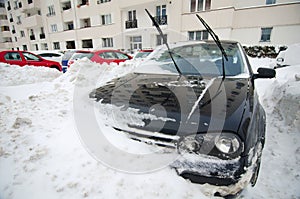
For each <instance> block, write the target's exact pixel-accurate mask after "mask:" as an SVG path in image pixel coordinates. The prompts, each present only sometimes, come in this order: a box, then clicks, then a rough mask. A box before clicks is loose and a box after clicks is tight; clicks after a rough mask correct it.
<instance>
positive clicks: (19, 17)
mask: <svg viewBox="0 0 300 199" xmlns="http://www.w3.org/2000/svg"><path fill="white" fill-rule="evenodd" d="M17 24H18V25H20V24H22V22H21V16H17Z"/></svg>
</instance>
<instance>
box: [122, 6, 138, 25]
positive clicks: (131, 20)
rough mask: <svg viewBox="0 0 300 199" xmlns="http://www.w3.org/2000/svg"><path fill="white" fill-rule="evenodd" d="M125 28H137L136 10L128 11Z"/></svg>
mask: <svg viewBox="0 0 300 199" xmlns="http://www.w3.org/2000/svg"><path fill="white" fill-rule="evenodd" d="M125 28H126V29H129V28H137V20H136V10H130V11H128V20H127V21H126V22H125Z"/></svg>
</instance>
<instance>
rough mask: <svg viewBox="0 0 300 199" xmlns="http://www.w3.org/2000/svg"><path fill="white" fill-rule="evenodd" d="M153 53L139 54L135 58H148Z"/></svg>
mask: <svg viewBox="0 0 300 199" xmlns="http://www.w3.org/2000/svg"><path fill="white" fill-rule="evenodd" d="M150 53H151V52H138V53H137V54H136V55H135V56H134V58H135V59H136V58H146V57H147V56H148V55H149V54H150Z"/></svg>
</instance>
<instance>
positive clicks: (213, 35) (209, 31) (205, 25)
mask: <svg viewBox="0 0 300 199" xmlns="http://www.w3.org/2000/svg"><path fill="white" fill-rule="evenodd" d="M196 16H197V17H198V19H199V20H200V22H201V23H202V24H203V26H204V27H205V29H206V30H207V32H208V33H209V34H210V36H211V37H212V38H213V40H214V41H215V43H216V44H217V46H218V47H219V49H220V51H221V53H222V70H223V79H224V78H225V65H224V58H225V59H226V61H228V57H227V54H226V52H225V50H224V48H223V46H222V44H221V42H220V40H219V37H218V35H216V33H215V32H214V31H213V30H212V29H211V28H210V26H209V25H208V24H207V23H206V22H205V21H204V19H202V18H201V17H200V16H199V15H198V14H196ZM223 57H224V58H223Z"/></svg>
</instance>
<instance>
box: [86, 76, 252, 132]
mask: <svg viewBox="0 0 300 199" xmlns="http://www.w3.org/2000/svg"><path fill="white" fill-rule="evenodd" d="M248 82H249V78H247V77H230V78H225V79H222V77H200V76H195V75H191V76H178V75H160V74H139V73H131V74H128V75H125V76H123V77H120V78H116V79H113V80H112V81H110V82H107V83H106V84H105V85H103V86H100V87H99V88H97V89H95V90H94V91H93V92H92V93H90V97H91V98H95V99H96V101H98V102H99V103H101V104H102V105H110V107H111V105H113V106H114V107H118V111H120V112H119V113H116V112H115V110H116V109H114V111H113V112H114V114H117V115H122V117H118V119H117V121H116V122H115V124H114V126H115V127H117V128H120V129H124V128H126V127H128V128H130V129H132V128H134V129H140V130H146V131H151V132H160V133H163V134H169V135H188V134H193V133H205V132H208V131H211V132H216V131H217V132H220V131H229V132H238V129H239V126H240V123H241V120H242V116H243V113H244V109H245V105H246V103H247V96H248V95H247V92H248ZM122 120H123V121H122ZM121 123H122V124H126V125H125V126H122V127H118V125H119V124H121Z"/></svg>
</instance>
